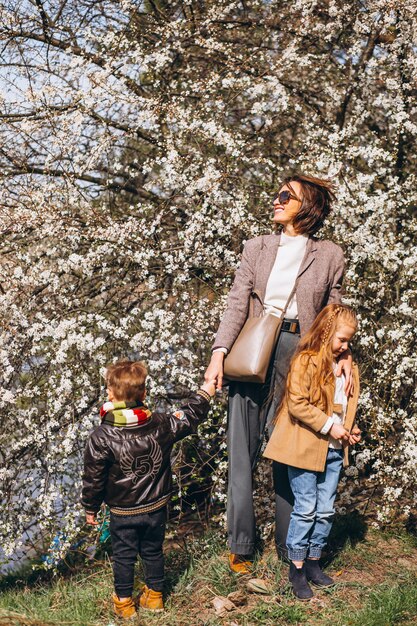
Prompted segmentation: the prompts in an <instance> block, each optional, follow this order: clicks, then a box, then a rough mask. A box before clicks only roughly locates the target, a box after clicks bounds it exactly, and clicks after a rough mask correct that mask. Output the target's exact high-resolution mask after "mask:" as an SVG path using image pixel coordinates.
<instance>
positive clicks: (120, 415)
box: [100, 400, 152, 428]
mask: <svg viewBox="0 0 417 626" xmlns="http://www.w3.org/2000/svg"><path fill="white" fill-rule="evenodd" d="M151 415H152V412H151V411H150V410H149V409H148V407H146V406H145V405H144V404H142V402H138V401H137V400H136V401H133V402H105V403H104V404H103V406H102V407H101V409H100V417H101V418H102V419H101V422H102V424H111V425H112V426H124V427H127V428H129V427H133V426H138V425H139V424H144V423H145V422H147V421H149V420H150V419H151Z"/></svg>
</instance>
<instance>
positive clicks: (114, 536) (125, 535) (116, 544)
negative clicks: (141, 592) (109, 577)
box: [110, 507, 167, 598]
mask: <svg viewBox="0 0 417 626" xmlns="http://www.w3.org/2000/svg"><path fill="white" fill-rule="evenodd" d="M166 518H167V510H166V507H164V508H163V509H159V510H158V511H154V512H153V513H144V514H142V515H114V514H113V513H110V535H111V542H112V548H113V574H114V588H115V591H116V594H117V595H118V596H119V598H129V597H130V596H131V595H132V593H133V580H134V573H135V563H136V559H137V556H138V554H139V555H140V557H141V559H142V562H143V566H144V570H145V582H146V585H147V586H148V587H149V588H150V589H153V590H154V591H162V590H163V586H164V554H163V551H162V545H163V543H164V538H165V525H166Z"/></svg>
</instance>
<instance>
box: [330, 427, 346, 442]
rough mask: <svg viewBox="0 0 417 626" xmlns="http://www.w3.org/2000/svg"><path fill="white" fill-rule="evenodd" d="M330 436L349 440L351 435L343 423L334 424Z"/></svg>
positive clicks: (340, 439) (338, 439) (339, 439)
mask: <svg viewBox="0 0 417 626" xmlns="http://www.w3.org/2000/svg"><path fill="white" fill-rule="evenodd" d="M329 435H330V437H333V439H337V441H347V440H348V437H349V431H348V430H346V428H344V426H342V424H333V426H332V427H331V429H330V431H329Z"/></svg>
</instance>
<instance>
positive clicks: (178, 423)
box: [170, 380, 216, 441]
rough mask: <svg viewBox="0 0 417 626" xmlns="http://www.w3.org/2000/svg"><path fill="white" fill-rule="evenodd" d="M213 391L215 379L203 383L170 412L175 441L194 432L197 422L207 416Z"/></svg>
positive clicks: (214, 389) (214, 390) (214, 391)
mask: <svg viewBox="0 0 417 626" xmlns="http://www.w3.org/2000/svg"><path fill="white" fill-rule="evenodd" d="M215 393H216V381H215V380H211V381H210V382H208V383H204V385H202V387H200V389H199V390H198V391H197V393H196V394H194V395H193V396H191V397H190V398H189V400H188V401H187V402H186V403H185V404H183V405H182V406H181V408H180V409H179V411H173V412H172V413H171V415H170V419H171V428H172V431H173V434H174V438H175V441H179V440H180V439H183V438H184V437H187V436H188V435H191V433H195V432H196V430H197V427H198V425H199V423H200V422H201V421H202V420H203V419H205V418H206V417H207V414H208V412H209V409H210V400H211V398H212V397H213V396H214V394H215Z"/></svg>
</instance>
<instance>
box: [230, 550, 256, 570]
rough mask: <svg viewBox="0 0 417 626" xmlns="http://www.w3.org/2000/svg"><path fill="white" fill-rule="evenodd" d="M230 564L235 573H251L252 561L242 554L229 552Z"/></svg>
mask: <svg viewBox="0 0 417 626" xmlns="http://www.w3.org/2000/svg"><path fill="white" fill-rule="evenodd" d="M229 566H230V569H231V570H232V572H234V573H235V574H250V573H251V568H252V561H248V560H247V557H245V556H242V555H240V554H233V553H230V554H229Z"/></svg>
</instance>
